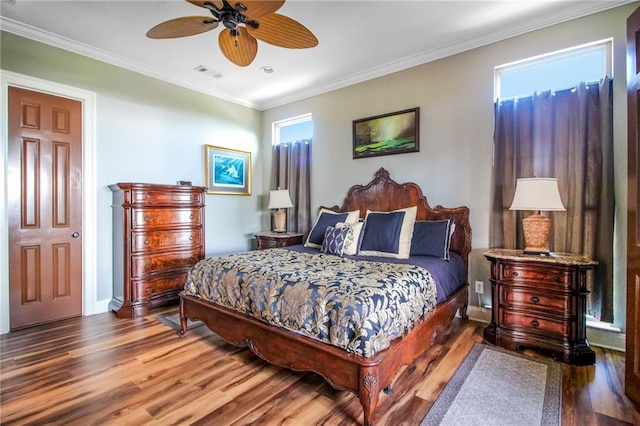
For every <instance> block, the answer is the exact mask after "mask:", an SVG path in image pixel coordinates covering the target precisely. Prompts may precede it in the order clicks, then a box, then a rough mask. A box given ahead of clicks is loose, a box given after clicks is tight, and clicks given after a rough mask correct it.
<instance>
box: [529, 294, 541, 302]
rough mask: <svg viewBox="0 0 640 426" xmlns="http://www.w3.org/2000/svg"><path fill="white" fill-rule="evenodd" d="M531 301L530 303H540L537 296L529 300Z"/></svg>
mask: <svg viewBox="0 0 640 426" xmlns="http://www.w3.org/2000/svg"><path fill="white" fill-rule="evenodd" d="M531 301H532V302H533V303H540V298H539V297H538V296H533V297H532V298H531Z"/></svg>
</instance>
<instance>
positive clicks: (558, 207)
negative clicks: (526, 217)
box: [509, 178, 566, 211]
mask: <svg viewBox="0 0 640 426" xmlns="http://www.w3.org/2000/svg"><path fill="white" fill-rule="evenodd" d="M509 210H535V211H565V210H566V209H565V208H564V205H563V204H562V200H561V199H560V191H559V190H558V179H555V178H522V179H518V181H517V183H516V193H515V195H514V196H513V202H512V203H511V207H509Z"/></svg>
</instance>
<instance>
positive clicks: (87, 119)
mask: <svg viewBox="0 0 640 426" xmlns="http://www.w3.org/2000/svg"><path fill="white" fill-rule="evenodd" d="M0 85H1V88H0V90H2V93H1V97H0V98H1V99H2V108H1V111H2V112H1V113H0V149H1V150H2V151H1V152H2V161H0V202H1V203H2V206H3V208H2V212H0V223H2V226H1V227H0V241H2V244H0V270H1V272H0V334H4V333H8V332H9V309H10V303H9V216H8V214H7V209H6V206H7V204H8V200H7V187H6V185H7V181H6V173H7V166H8V164H7V154H8V146H9V143H8V141H9V139H8V138H9V135H8V126H7V123H8V119H9V115H8V110H9V108H8V105H9V87H19V88H23V89H27V90H32V91H36V92H44V93H48V94H50V95H54V96H59V97H64V98H71V99H75V100H78V101H80V102H81V103H82V205H83V206H82V315H83V316H86V315H91V314H94V313H99V312H106V310H107V307H106V304H104V303H98V301H97V300H96V297H97V294H98V292H97V290H98V288H97V285H98V280H97V268H96V259H97V248H98V244H97V240H96V226H97V220H96V210H97V206H96V191H95V188H96V134H95V122H96V118H95V111H96V93H95V92H90V91H87V90H83V89H79V88H76V87H72V86H67V85H64V84H59V83H55V82H52V81H48V80H43V79H40V78H36V77H31V76H28V75H24V74H18V73H14V72H11V71H5V70H2V69H0ZM107 302H108V300H107ZM102 305H105V306H102Z"/></svg>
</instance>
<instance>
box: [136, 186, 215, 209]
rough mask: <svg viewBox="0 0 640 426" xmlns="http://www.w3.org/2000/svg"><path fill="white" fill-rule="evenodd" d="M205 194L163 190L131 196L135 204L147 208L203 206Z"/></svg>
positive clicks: (137, 192) (141, 192) (149, 190)
mask: <svg viewBox="0 0 640 426" xmlns="http://www.w3.org/2000/svg"><path fill="white" fill-rule="evenodd" d="M203 197H204V194H203V193H202V192H198V193H193V192H178V191H176V192H169V191H163V190H153V189H147V190H136V191H133V192H132V194H131V198H132V200H131V202H132V203H133V204H143V205H147V206H158V205H160V206H161V205H171V206H174V205H176V204H185V205H192V204H203V200H204V198H203Z"/></svg>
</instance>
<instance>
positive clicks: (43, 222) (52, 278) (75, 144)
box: [7, 87, 82, 330]
mask: <svg viewBox="0 0 640 426" xmlns="http://www.w3.org/2000/svg"><path fill="white" fill-rule="evenodd" d="M8 98H9V111H8V112H9V114H8V116H9V125H8V131H9V140H8V157H7V163H8V168H7V194H8V203H7V208H8V216H9V299H10V301H9V302H10V315H9V316H10V328H11V330H15V329H18V328H23V327H27V326H31V325H35V324H41V323H44V322H50V321H54V320H58V319H62V318H68V317H73V316H79V315H81V314H82V236H81V231H82V104H81V102H79V101H75V100H71V99H67V98H60V97H56V96H52V95H47V94H44V93H40V92H33V91H29V90H25V89H19V88H15V87H10V88H9V96H8Z"/></svg>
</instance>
